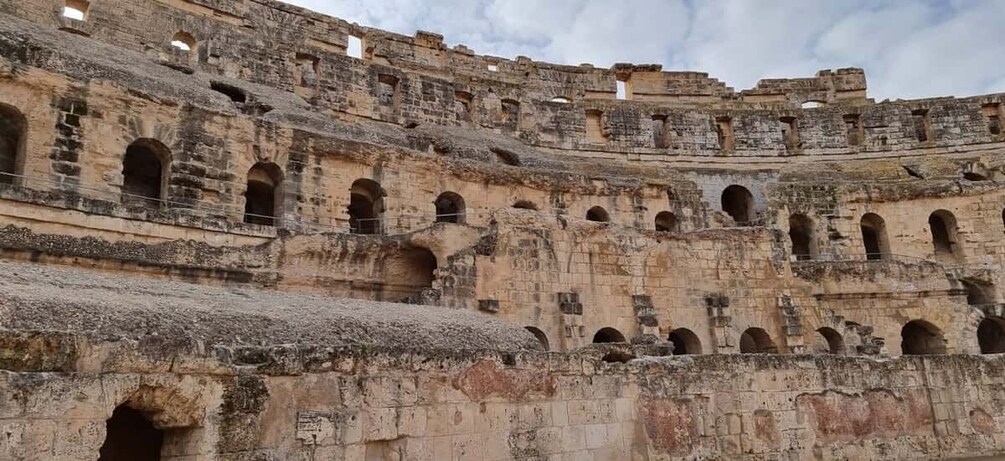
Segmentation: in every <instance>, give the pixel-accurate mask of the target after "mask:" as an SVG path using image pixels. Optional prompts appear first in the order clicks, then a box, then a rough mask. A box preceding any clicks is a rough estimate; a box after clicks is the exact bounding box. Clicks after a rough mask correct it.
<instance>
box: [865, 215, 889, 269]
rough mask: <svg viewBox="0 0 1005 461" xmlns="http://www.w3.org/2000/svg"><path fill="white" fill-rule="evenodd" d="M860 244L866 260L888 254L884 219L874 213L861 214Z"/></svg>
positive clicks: (876, 258)
mask: <svg viewBox="0 0 1005 461" xmlns="http://www.w3.org/2000/svg"><path fill="white" fill-rule="evenodd" d="M859 225H860V227H861V229H862V245H863V246H864V247H865V258H866V259H867V260H880V259H883V258H884V257H886V256H887V255H889V254H890V241H889V240H888V238H887V236H886V221H884V220H883V218H882V217H881V216H880V215H878V214H876V213H866V214H864V215H862V220H861V221H860V224H859Z"/></svg>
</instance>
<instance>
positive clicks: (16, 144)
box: [0, 104, 28, 184]
mask: <svg viewBox="0 0 1005 461" xmlns="http://www.w3.org/2000/svg"><path fill="white" fill-rule="evenodd" d="M27 131H28V122H27V121H26V120H25V118H24V115H21V112H20V111H19V110H17V109H15V108H14V107H12V106H8V105H6V104H0V184H14V183H15V182H16V181H15V179H17V176H16V175H17V174H19V173H20V171H21V170H22V163H23V162H24V144H25V140H26V138H27V136H26V134H27Z"/></svg>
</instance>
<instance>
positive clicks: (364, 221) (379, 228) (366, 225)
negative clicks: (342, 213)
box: [349, 179, 384, 235]
mask: <svg viewBox="0 0 1005 461" xmlns="http://www.w3.org/2000/svg"><path fill="white" fill-rule="evenodd" d="M383 212H384V191H383V189H382V188H381V187H380V183H378V182H377V181H374V180H372V179H357V180H356V181H355V182H353V183H352V187H351V188H350V189H349V228H350V229H351V231H352V233H354V234H363V235H374V234H380V233H382V232H383V227H384V226H383V225H382V222H381V217H380V215H381V213H383Z"/></svg>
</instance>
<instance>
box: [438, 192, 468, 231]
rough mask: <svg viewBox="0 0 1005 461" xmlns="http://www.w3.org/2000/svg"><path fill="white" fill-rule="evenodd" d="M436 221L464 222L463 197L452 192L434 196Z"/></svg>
mask: <svg viewBox="0 0 1005 461" xmlns="http://www.w3.org/2000/svg"><path fill="white" fill-rule="evenodd" d="M434 204H435V205H436V222H449V223H454V224H464V198H463V197H461V196H460V195H458V194H456V193H454V192H444V193H442V194H440V196H439V197H436V202H434Z"/></svg>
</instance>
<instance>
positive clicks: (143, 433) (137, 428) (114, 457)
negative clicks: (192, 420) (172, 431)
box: [98, 405, 164, 461]
mask: <svg viewBox="0 0 1005 461" xmlns="http://www.w3.org/2000/svg"><path fill="white" fill-rule="evenodd" d="M105 430H106V435H105V443H104V444H103V445H101V450H100V451H99V456H98V461H160V459H161V445H163V444H164V432H163V431H161V430H159V429H157V428H156V427H154V425H153V423H151V422H150V421H149V420H148V419H147V418H146V417H145V416H143V414H142V413H140V412H139V411H136V410H134V409H132V408H129V407H127V406H125V405H123V406H120V407H118V408H116V409H115V411H114V412H112V417H111V418H109V419H108V421H107V422H106V423H105Z"/></svg>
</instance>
